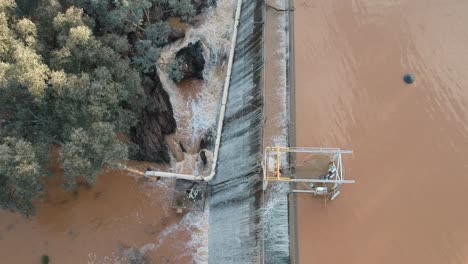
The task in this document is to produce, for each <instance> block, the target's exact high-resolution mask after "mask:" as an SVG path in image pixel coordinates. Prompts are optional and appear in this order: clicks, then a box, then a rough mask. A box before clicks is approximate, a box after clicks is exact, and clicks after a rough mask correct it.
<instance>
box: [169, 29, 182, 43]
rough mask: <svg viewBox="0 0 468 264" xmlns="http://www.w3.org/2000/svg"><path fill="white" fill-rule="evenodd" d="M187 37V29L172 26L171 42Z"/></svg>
mask: <svg viewBox="0 0 468 264" xmlns="http://www.w3.org/2000/svg"><path fill="white" fill-rule="evenodd" d="M182 38H185V31H184V30H182V29H178V28H173V27H171V33H169V37H168V40H169V43H172V42H174V41H176V40H178V39H182Z"/></svg>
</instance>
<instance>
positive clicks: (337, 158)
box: [262, 146, 355, 200]
mask: <svg viewBox="0 0 468 264" xmlns="http://www.w3.org/2000/svg"><path fill="white" fill-rule="evenodd" d="M290 153H305V154H311V155H314V154H315V155H326V156H329V157H331V158H330V161H331V162H333V166H336V174H335V177H334V179H332V180H331V179H320V178H298V177H296V175H295V174H294V173H292V174H291V175H290V176H285V175H283V172H282V171H283V165H282V163H283V162H284V161H285V160H284V159H287V158H285V157H282V156H285V155H284V154H290ZM352 153H353V152H352V151H351V150H341V149H339V148H310V147H279V146H277V147H266V148H265V151H264V153H263V161H262V167H263V190H266V189H267V187H268V182H290V183H304V184H306V185H307V186H310V185H314V184H315V183H316V184H322V185H324V184H333V187H332V188H331V189H330V190H328V189H327V188H322V189H320V190H321V191H318V189H315V188H313V187H310V188H309V189H304V188H302V189H301V188H299V184H292V185H291V187H292V190H291V191H292V192H293V193H310V194H314V195H327V196H329V197H330V199H331V200H334V199H335V198H336V197H337V196H338V195H339V194H340V188H341V186H342V185H343V184H346V183H354V182H355V181H354V180H345V179H344V172H343V160H342V158H341V154H352ZM271 161H273V163H274V165H273V167H272V166H271V165H270V163H271ZM286 162H288V164H290V163H289V161H288V160H286ZM335 164H336V165H335ZM272 174H273V175H272ZM319 188H320V187H319Z"/></svg>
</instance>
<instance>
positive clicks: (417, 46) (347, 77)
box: [294, 0, 468, 264]
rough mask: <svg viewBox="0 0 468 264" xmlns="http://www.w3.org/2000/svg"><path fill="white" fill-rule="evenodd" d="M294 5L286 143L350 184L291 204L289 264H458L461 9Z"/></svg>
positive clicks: (463, 109)
mask: <svg viewBox="0 0 468 264" xmlns="http://www.w3.org/2000/svg"><path fill="white" fill-rule="evenodd" d="M294 5H295V11H294V27H295V28H294V36H295V43H294V48H295V70H296V72H295V89H296V95H295V98H296V130H297V132H296V133H297V134H296V136H297V139H296V140H297V145H300V146H314V147H320V146H322V147H341V148H344V149H352V150H354V154H353V155H352V156H350V157H348V158H347V159H346V160H344V162H345V168H346V176H347V178H352V179H355V180H356V184H354V185H347V186H344V187H343V189H342V194H341V195H340V196H339V197H338V199H337V200H335V201H333V202H331V201H328V202H326V203H325V202H324V201H323V200H319V199H314V198H313V197H311V196H308V195H301V196H299V198H298V225H299V228H298V236H299V258H300V263H305V264H307V263H359V264H365V263H373V264H374V263H392V264H393V263H424V264H430V263H434V264H439V263H467V262H468V210H467V205H466V204H467V202H468V192H467V186H468V156H467V155H466V151H467V150H468V74H467V73H468V16H467V13H468V1H456V0H447V1H438V0H400V1H390V0H389V1H385V0H381V1H376V0H354V1H343V0H314V1H311V0H296V1H295V3H294ZM407 72H409V73H413V74H414V76H415V82H414V83H413V84H412V85H407V84H405V83H404V82H403V81H402V77H403V75H404V74H405V73H407Z"/></svg>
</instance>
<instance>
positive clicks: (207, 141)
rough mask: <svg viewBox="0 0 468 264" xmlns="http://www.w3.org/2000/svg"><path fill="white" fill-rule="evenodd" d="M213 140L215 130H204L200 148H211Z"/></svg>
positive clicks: (214, 138)
mask: <svg viewBox="0 0 468 264" xmlns="http://www.w3.org/2000/svg"><path fill="white" fill-rule="evenodd" d="M215 142H216V134H215V132H214V131H213V130H212V129H210V130H208V131H206V132H205V133H204V134H203V136H202V138H201V140H200V150H203V149H207V150H213V149H214V145H215Z"/></svg>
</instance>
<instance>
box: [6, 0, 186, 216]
mask: <svg viewBox="0 0 468 264" xmlns="http://www.w3.org/2000/svg"><path fill="white" fill-rule="evenodd" d="M29 2H31V1H27V0H20V1H15V0H2V1H0V207H2V208H8V209H11V210H18V211H20V212H23V213H25V214H30V213H32V212H33V206H32V201H33V200H34V199H35V198H37V197H39V196H40V194H41V192H42V184H41V182H42V177H45V176H46V175H48V174H49V172H48V171H47V165H48V163H49V160H48V159H49V153H50V149H51V148H52V147H55V146H57V147H58V148H59V149H60V158H59V161H60V165H61V167H62V169H63V170H64V177H65V185H66V186H67V187H68V188H69V189H73V188H75V186H76V182H77V180H78V179H82V180H84V181H85V182H87V183H89V184H93V183H94V182H95V181H96V176H97V175H98V173H99V171H100V170H101V169H102V168H104V167H119V166H120V164H122V163H123V162H125V160H126V159H127V158H128V148H129V147H128V145H130V146H132V147H133V146H134V144H133V143H131V142H127V141H126V140H121V139H122V138H125V137H126V136H128V135H130V134H131V130H132V128H134V127H135V126H136V124H137V121H138V120H137V118H138V117H139V118H141V116H143V115H142V113H144V111H145V110H147V109H156V108H158V107H159V106H158V105H157V104H154V101H152V99H153V98H146V97H145V96H147V95H146V94H145V93H144V88H143V84H142V79H144V78H146V79H148V78H151V79H152V80H154V85H160V83H158V82H159V78H157V76H154V75H155V74H157V73H156V70H155V66H156V63H157V61H158V59H159V56H160V49H161V47H163V46H164V45H167V44H168V43H169V42H170V41H171V38H170V35H171V34H172V29H171V28H170V26H169V24H168V23H167V22H165V21H164V20H165V19H167V17H168V16H169V15H177V16H181V17H182V19H184V20H189V19H190V18H191V17H192V16H194V15H195V9H194V7H193V6H192V4H191V1H190V0H132V1H128V0H100V1H95V0H92V1H89V0H37V1H33V2H31V3H29ZM176 66H177V65H176ZM174 69H176V70H177V69H178V67H175V68H174ZM174 74H175V75H174V76H175V77H177V76H178V75H177V72H174ZM148 96H149V95H148ZM164 107H167V106H164ZM154 112H155V113H156V112H157V111H154ZM151 118H152V117H151ZM155 118H158V117H155ZM158 122H159V121H158ZM132 144H133V145H132ZM81 177H82V178H81Z"/></svg>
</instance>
